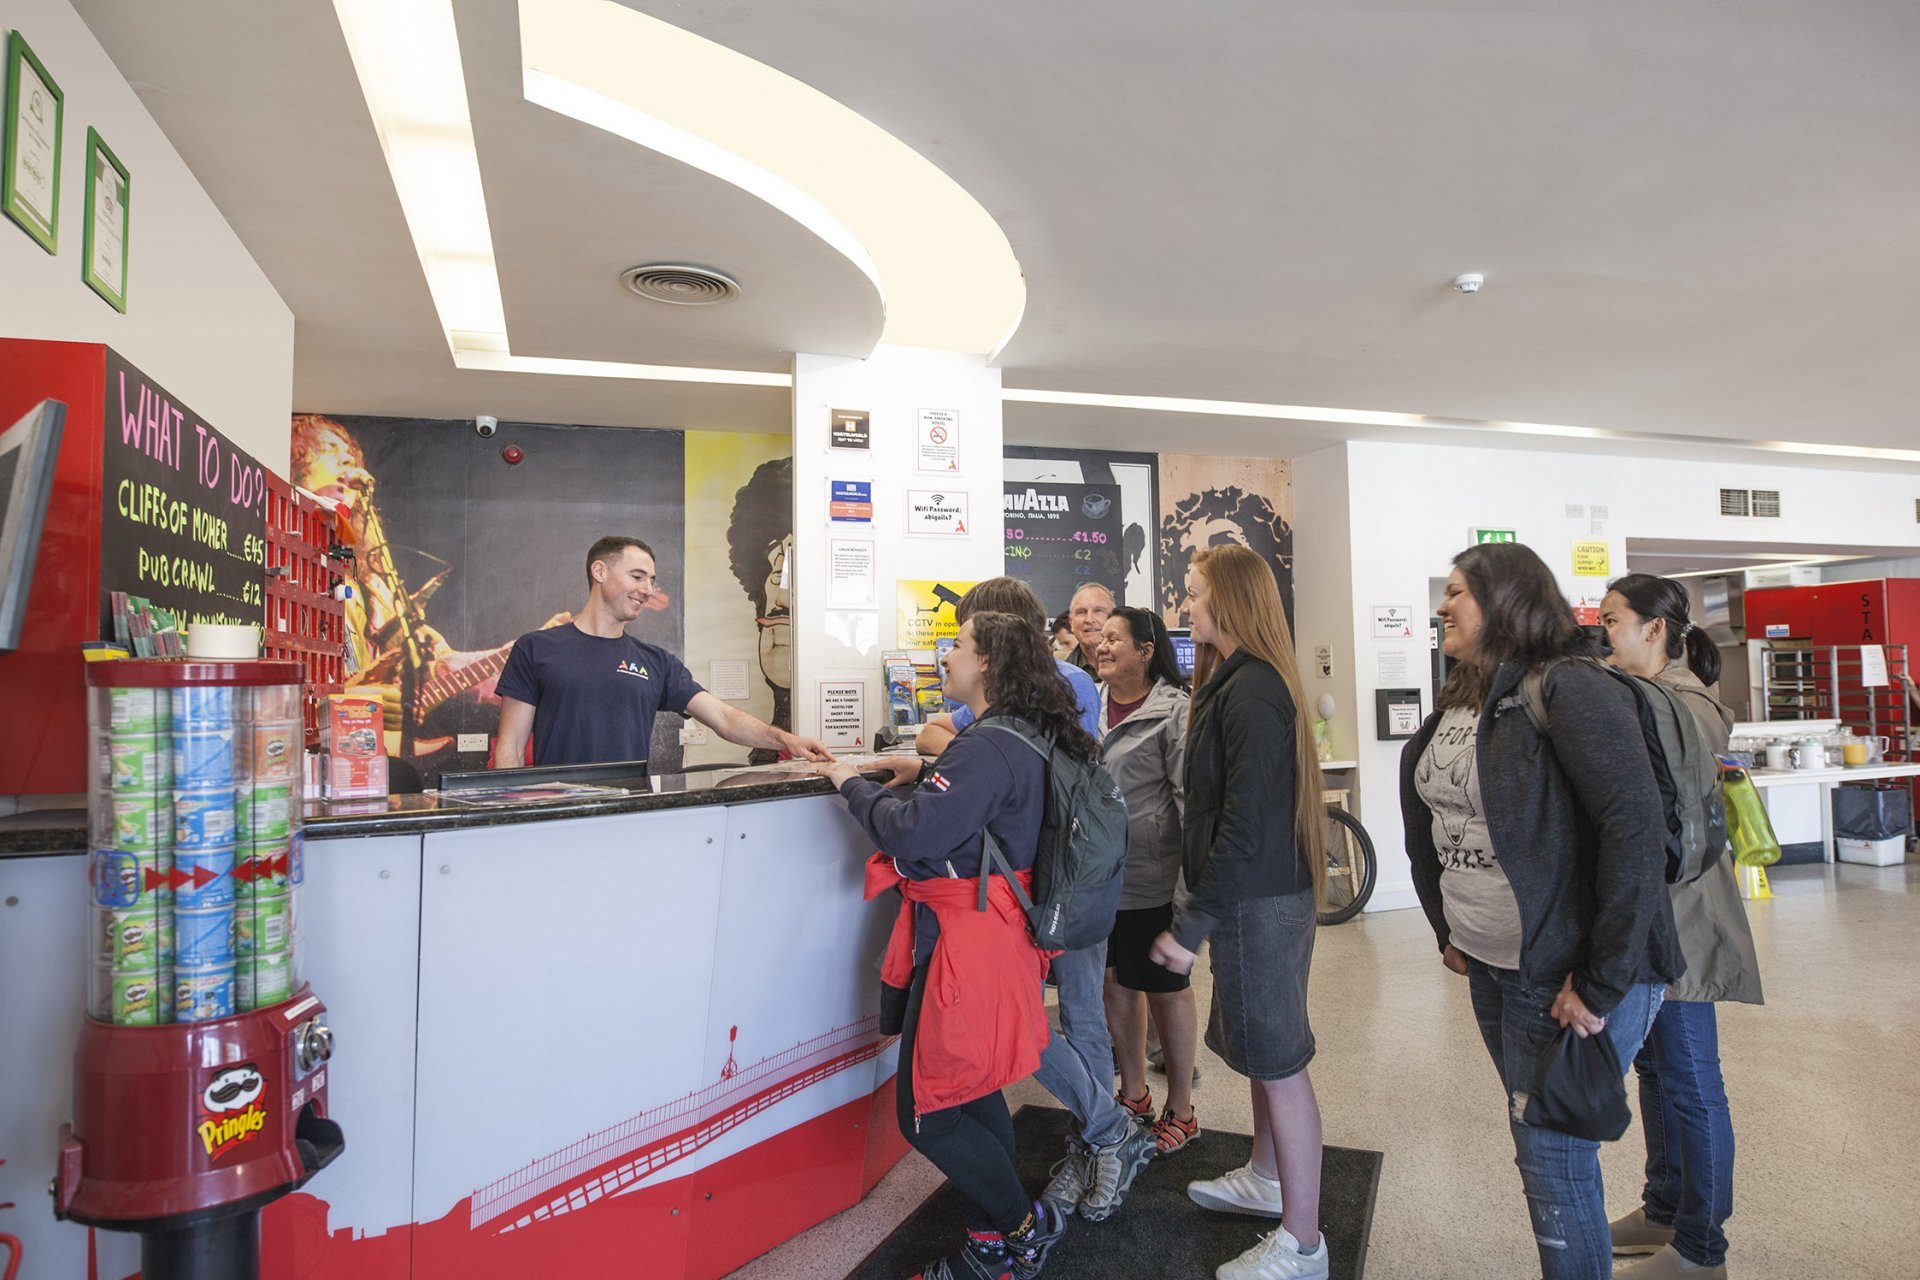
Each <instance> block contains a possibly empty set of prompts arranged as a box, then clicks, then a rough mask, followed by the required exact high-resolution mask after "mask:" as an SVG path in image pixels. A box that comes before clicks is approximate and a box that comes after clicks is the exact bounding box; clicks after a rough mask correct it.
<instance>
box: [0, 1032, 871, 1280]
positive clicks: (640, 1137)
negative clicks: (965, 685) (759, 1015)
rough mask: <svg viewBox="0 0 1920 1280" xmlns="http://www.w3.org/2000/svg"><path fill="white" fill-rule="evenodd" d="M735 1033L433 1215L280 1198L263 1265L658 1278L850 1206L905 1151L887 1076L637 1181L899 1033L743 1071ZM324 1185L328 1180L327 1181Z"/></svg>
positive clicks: (425, 1279)
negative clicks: (713, 1062) (348, 1221)
mask: <svg viewBox="0 0 1920 1280" xmlns="http://www.w3.org/2000/svg"><path fill="white" fill-rule="evenodd" d="M738 1033H739V1028H738V1027H734V1028H731V1029H730V1030H729V1034H728V1041H729V1044H728V1049H729V1053H728V1059H727V1063H726V1064H725V1066H724V1067H723V1068H722V1074H721V1078H720V1079H719V1080H717V1081H715V1082H714V1083H713V1084H710V1085H708V1086H706V1087H705V1088H703V1089H700V1090H697V1091H695V1092H693V1093H689V1094H687V1095H686V1096H684V1097H682V1098H679V1099H676V1100H675V1101H672V1102H668V1103H664V1104H662V1105H660V1106H657V1107H653V1108H650V1109H649V1110H646V1111H643V1112H640V1113H639V1114H637V1115H635V1116H633V1117H631V1118H629V1119H627V1120H624V1121H622V1122H620V1123H619V1124H616V1125H612V1126H609V1127H608V1128H605V1129H601V1130H597V1131H595V1132H592V1133H589V1134H587V1135H586V1136H585V1137H583V1138H581V1139H579V1140H578V1141H576V1142H573V1143H570V1144H568V1145H567V1146H564V1147H561V1148H560V1149H558V1150H556V1151H554V1152H552V1153H551V1154H549V1155H546V1156H543V1157H541V1158H540V1159H538V1160H534V1161H531V1162H529V1163H528V1164H526V1165H524V1166H522V1167H521V1168H519V1169H517V1170H515V1171H514V1172H512V1173H510V1174H508V1175H506V1176H505V1177H503V1178H499V1179H497V1180H495V1181H494V1182H491V1183H488V1184H487V1185H485V1186H483V1187H480V1188H479V1189H477V1190H476V1191H475V1192H474V1193H473V1194H472V1195H471V1196H468V1197H467V1198H465V1199H463V1200H461V1201H460V1202H459V1203H457V1204H455V1205H454V1206H453V1207H452V1208H451V1209H449V1210H448V1211H447V1213H446V1214H445V1215H443V1216H442V1217H440V1218H438V1219H435V1220H434V1221H431V1222H421V1223H414V1224H409V1225H403V1226H398V1227H394V1228H391V1229H389V1230H387V1231H386V1232H385V1233H383V1234H381V1235H377V1236H368V1235H358V1236H356V1234H355V1231H354V1229H353V1228H342V1229H340V1230H337V1231H330V1230H329V1228H328V1218H329V1209H328V1205H327V1203H326V1201H325V1200H323V1199H321V1198H319V1197H318V1196H316V1195H309V1194H307V1193H305V1192H296V1193H295V1194H293V1195H291V1196H288V1197H287V1198H286V1199H284V1200H281V1201H277V1202H276V1203H274V1204H272V1205H270V1206H269V1207H268V1208H267V1210H266V1212H265V1214H264V1215H263V1231H262V1249H261V1270H262V1274H264V1275H301V1276H316V1277H322V1278H324V1280H405V1278H407V1277H413V1278H414V1280H442V1278H444V1280H454V1278H455V1277H459V1278H461V1280H470V1278H472V1277H495V1276H497V1277H501V1280H506V1278H507V1277H514V1278H515V1280H519V1278H521V1277H525V1276H528V1275H580V1276H590V1275H602V1274H611V1273H612V1272H613V1271H620V1272H621V1273H622V1274H625V1273H626V1271H624V1270H623V1269H622V1265H625V1264H630V1262H631V1260H632V1259H634V1258H638V1257H646V1258H649V1259H652V1260H653V1262H654V1265H655V1271H654V1272H651V1273H650V1274H657V1275H660V1276H674V1275H684V1276H686V1277H688V1278H689V1280H712V1278H714V1277H718V1276H722V1275H725V1274H726V1273H727V1272H729V1271H731V1270H733V1269H735V1268H737V1267H739V1266H741V1265H742V1264H743V1263H745V1262H747V1261H749V1260H750V1259H752V1258H754V1257H757V1256H758V1255H760V1254H761V1253H764V1252H765V1251H766V1250H768V1249H770V1248H772V1247H773V1246H774V1245H776V1244H779V1243H780V1242H782V1241H784V1240H787V1239H789V1238H791V1237H792V1236H794V1235H797V1234H798V1233H799V1232H800V1231H802V1230H805V1229H806V1228H807V1227H809V1226H811V1225H813V1224H814V1223H816V1222H819V1221H821V1220H823V1219H825V1218H827V1217H829V1216H831V1215H832V1214H834V1213H836V1212H838V1211H840V1210H841V1209H844V1208H846V1207H848V1206H849V1205H850V1204H852V1203H853V1202H855V1201H856V1200H858V1199H859V1197H861V1196H864V1195H865V1194H866V1193H867V1192H868V1191H870V1190H872V1188H873V1186H874V1185H875V1184H876V1183H878V1182H879V1181H880V1179H881V1178H882V1177H884V1176H885V1174H886V1173H887V1171H888V1170H890V1169H891V1168H892V1167H893V1166H894V1165H895V1164H896V1163H898V1161H899V1159H900V1157H901V1156H902V1155H904V1154H905V1153H906V1150H907V1145H906V1140H905V1139H904V1138H903V1137H901V1135H900V1132H899V1127H898V1125H897V1124H896V1123H895V1121H894V1080H893V1078H892V1077H891V1076H889V1077H888V1079H887V1080H886V1081H885V1082H884V1083H882V1084H881V1085H880V1086H879V1087H878V1088H877V1089H876V1090H875V1091H874V1092H873V1093H872V1094H870V1095H869V1096H867V1097H862V1098H855V1099H854V1100H852V1101H851V1102H848V1103H845V1104H842V1105H841V1106H839V1107H836V1108H835V1109H833V1110H832V1111H829V1112H826V1113H825V1114H823V1115H819V1116H815V1117H813V1118H812V1119H810V1120H806V1121H804V1122H802V1123H800V1124H798V1125H795V1126H794V1127H792V1128H790V1129H787V1130H785V1131H784V1132H781V1133H778V1134H774V1135H772V1136H770V1137H768V1138H766V1139H763V1140H762V1141H760V1142H758V1143H756V1144H754V1145H753V1146H751V1147H749V1148H747V1149H746V1150H744V1151H741V1152H738V1153H736V1154H734V1155H731V1156H728V1157H726V1158H725V1159H723V1160H719V1161H716V1162H714V1163H713V1164H710V1165H708V1166H706V1167H705V1168H702V1169H697V1170H691V1171H689V1172H687V1173H686V1174H684V1175H682V1176H680V1177H674V1178H666V1179H663V1180H661V1181H658V1182H655V1183H650V1184H648V1185H645V1186H641V1185H639V1184H640V1183H641V1182H642V1181H644V1180H645V1179H647V1178H651V1177H655V1176H657V1175H659V1174H660V1173H661V1172H662V1171H663V1170H668V1169H669V1168H670V1167H671V1166H672V1165H674V1164H675V1163H678V1162H681V1161H684V1160H685V1159H687V1157H689V1156H691V1155H693V1154H694V1153H696V1152H698V1151H700V1150H702V1149H703V1148H705V1147H707V1146H708V1145H710V1144H711V1143H713V1142H714V1141H715V1140H717V1139H719V1138H721V1137H723V1136H725V1135H726V1134H727V1133H729V1132H731V1131H732V1130H734V1129H736V1128H738V1127H739V1126H740V1125H742V1124H744V1123H746V1122H747V1121H749V1120H751V1119H753V1118H754V1117H755V1116H757V1115H759V1114H761V1113H762V1112H765V1111H767V1110H768V1109H770V1108H772V1107H774V1106H777V1105H778V1104H779V1103H781V1102H783V1101H786V1100H787V1099H789V1098H792V1097H795V1096H797V1095H799V1094H801V1093H803V1092H804V1091H806V1090H807V1089H810V1088H812V1087H813V1086H815V1085H817V1084H820V1083H822V1082H823V1081H825V1080H828V1079H830V1078H832V1077H833V1076H835V1075H838V1074H839V1073H841V1072H843V1071H846V1070H848V1069H849V1068H852V1067H855V1066H858V1065H860V1064H861V1063H865V1062H871V1061H872V1060H874V1059H875V1058H877V1057H878V1056H879V1055H880V1053H881V1052H882V1051H883V1050H884V1049H885V1048H886V1046H887V1044H888V1043H890V1042H891V1041H892V1040H893V1039H894V1037H891V1036H887V1037H883V1036H881V1035H880V1032H879V1019H878V1018H866V1019H863V1020H861V1021H860V1022H856V1023H852V1024H850V1025H848V1026H844V1027H837V1028H835V1029H834V1030H832V1031H829V1032H827V1033H825V1034H824V1035H820V1036H816V1037H814V1038H813V1039H811V1040H805V1041H802V1042H801V1043H799V1044H796V1045H794V1046H793V1047H791V1048H789V1049H786V1050H783V1051H782V1052H780V1053H777V1054H773V1055H771V1056H769V1057H766V1058H763V1059H761V1060H760V1061H758V1062H755V1063H752V1064H749V1065H747V1066H744V1067H742V1066H738V1065H737V1064H736V1063H735V1061H734V1057H733V1053H732V1049H733V1047H734V1044H735V1043H736V1042H737V1037H738ZM342 1121H343V1123H345V1122H346V1118H345V1117H342ZM348 1141H349V1142H351V1141H352V1137H351V1131H349V1137H348ZM324 1186H325V1179H324V1178H322V1179H320V1180H319V1181H318V1182H317V1183H316V1188H317V1189H320V1190H322V1191H324ZM676 1259H679V1260H681V1264H682V1266H681V1268H676V1267H675V1265H674V1264H675V1260H676ZM620 1260H625V1264H622V1265H616V1264H617V1263H620ZM610 1268H611V1270H610ZM682 1268H683V1269H682ZM0 1280H4V1278H3V1277H0ZM89 1280H95V1278H94V1277H92V1276H90V1277H89ZM129 1280H133V1278H129Z"/></svg>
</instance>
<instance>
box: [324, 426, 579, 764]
mask: <svg viewBox="0 0 1920 1280" xmlns="http://www.w3.org/2000/svg"><path fill="white" fill-rule="evenodd" d="M293 481H294V483H295V484H297V485H299V486H301V487H302V488H304V489H307V490H308V491H309V492H312V493H314V494H317V495H318V496H320V497H322V498H327V499H331V500H333V501H336V502H339V503H341V504H342V505H343V506H345V508H346V509H347V512H348V516H349V519H350V521H351V523H352V527H353V532H354V547H353V551H354V561H353V564H352V565H351V566H350V568H349V571H348V582H349V584H350V585H351V586H352V588H353V598H352V599H351V600H349V601H348V602H347V606H346V623H347V642H348V648H349V651H350V660H349V663H348V666H349V668H350V669H351V670H352V674H351V675H349V676H348V677H347V687H348V688H349V689H350V690H352V691H354V692H356V693H360V694H363V695H366V696H369V697H378V698H379V699H380V701H381V705H382V707H383V709H384V711H385V720H386V730H387V734H386V737H387V741H386V748H387V754H388V755H389V756H393V757H396V758H398V759H402V760H406V761H409V762H410V763H412V764H413V765H414V766H415V767H416V768H417V769H419V770H420V771H422V773H426V772H429V771H437V770H438V769H440V768H442V767H447V766H449V765H451V764H452V755H453V751H454V748H455V745H456V740H457V736H458V734H459V733H460V732H461V730H462V729H463V728H481V727H484V728H486V729H488V730H491V728H492V726H493V724H494V722H495V721H496V720H497V719H498V716H499V710H498V708H499V698H498V696H497V695H496V694H495V692H494V684H495V682H496V681H497V680H498V679H499V676H500V671H501V668H502V667H504V666H505V665H506V661H507V654H508V653H509V652H511V650H512V649H513V639H512V637H508V638H506V640H505V642H504V643H502V644H501V645H499V646H498V647H495V648H489V649H479V650H462V649H455V648H453V647H452V646H451V645H449V644H448V643H447V641H446V638H445V637H444V636H442V635H441V633H440V632H439V631H438V630H437V629H435V628H434V626H433V625H432V623H430V622H429V621H428V618H427V605H428V603H429V602H430V601H431V600H432V599H433V596H434V594H435V593H436V592H437V591H438V590H439V589H440V587H441V585H442V584H443V583H444V582H445V581H446V579H447V576H448V574H449V573H450V572H451V566H448V565H446V564H445V563H444V562H439V561H437V560H436V558H435V557H432V556H430V555H428V554H427V553H425V552H418V551H415V552H413V553H412V554H413V556H414V557H415V558H417V559H419V560H420V561H422V562H423V563H426V564H428V565H430V566H433V572H432V573H431V574H430V576H428V577H427V578H426V579H425V580H424V581H422V582H420V583H419V584H418V585H417V586H415V587H413V588H412V589H409V588H408V585H407V583H406V582H405V581H404V580H403V579H402V577H401V574H400V570H399V567H398V565H397V563H396V560H397V558H398V556H399V555H400V554H401V553H402V552H403V551H406V550H407V549H406V548H400V547H396V546H394V545H393V544H392V543H391V542H389V541H388V539H387V533H386V527H385V525H384V524H383V522H382V521H381V519H380V509H379V506H378V504H377V503H376V502H375V500H374V489H375V480H374V476H373V474H372V473H371V472H370V471H369V470H368V469H367V465H366V458H365V455H364V453H363V452H362V450H361V448H360V446H359V444H358V443H357V442H356V441H355V440H354V438H353V436H352V433H351V432H350V431H349V430H348V429H347V428H346V427H345V426H343V425H342V424H340V423H338V422H336V421H334V420H333V419H331V418H327V417H324V416H321V415H319V414H297V415H295V416H294V419H293ZM571 618H572V615H571V614H567V613H561V614H556V615H554V616H553V617H552V618H550V619H548V620H547V622H546V623H545V624H544V625H545V626H549V627H550V626H556V625H558V624H560V623H563V622H567V621H569V620H571Z"/></svg>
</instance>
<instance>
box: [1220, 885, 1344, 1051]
mask: <svg viewBox="0 0 1920 1280" xmlns="http://www.w3.org/2000/svg"><path fill="white" fill-rule="evenodd" d="M1318 927H1319V920H1318V917H1317V915H1316V913H1315V911H1314V904H1313V891H1312V890H1311V889H1303V890H1301V891H1300V892H1299V893H1290V894H1285V895H1282V896H1280V897H1277V898H1251V899H1248V900H1247V901H1245V902H1240V903H1236V904H1235V905H1234V906H1232V907H1229V908H1228V909H1227V912H1226V914H1225V915H1223V916H1222V917H1221V918H1220V922H1219V924H1217V925H1216V926H1214V930H1213V933H1212V934H1211V935H1210V936H1209V937H1208V940H1207V946H1208V950H1209V952H1210V953H1211V955H1212V958H1213V1010H1212V1012H1211V1014H1210V1015H1209V1016H1208V1018H1207V1048H1209V1049H1211V1050H1213V1051H1214V1052H1215V1053H1217V1054H1219V1055H1220V1057H1221V1059H1222V1060H1223V1061H1225V1062H1226V1064H1227V1065H1228V1066H1229V1067H1231V1068H1233V1069H1234V1070H1235V1071H1237V1072H1239V1073H1240V1074H1241V1075H1243V1076H1246V1077H1247V1078H1248V1079H1250V1080H1284V1079H1286V1078H1287V1077H1288V1076H1291V1075H1298V1074H1299V1073H1300V1072H1301V1071H1304V1070H1306V1066H1307V1064H1308V1063H1309V1062H1311V1061H1313V1028H1312V1027H1311V1026H1309V1025H1308V1023H1307V971H1308V970H1309V969H1311V968H1312V967H1313V935H1314V931H1315V930H1316V929H1317V928H1318Z"/></svg>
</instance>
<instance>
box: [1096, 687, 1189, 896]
mask: <svg viewBox="0 0 1920 1280" xmlns="http://www.w3.org/2000/svg"><path fill="white" fill-rule="evenodd" d="M1109 701H1110V698H1109V695H1108V692H1107V686H1105V685H1101V686H1100V723H1101V724H1102V725H1105V724H1106V723H1107V706H1108V703H1109ZM1188 705H1189V703H1188V698H1187V691H1186V690H1185V689H1181V688H1178V687H1177V686H1174V685H1171V684H1168V683H1167V682H1166V681H1164V680H1161V681H1158V682H1156V683H1155V684H1154V686H1153V688H1152V689H1151V690H1149V691H1148V692H1147V700H1146V701H1145V702H1143V703H1141V704H1140V709H1139V710H1137V711H1135V712H1134V713H1133V714H1132V715H1130V716H1128V717H1127V718H1126V719H1125V720H1122V721H1121V722H1120V723H1119V724H1117V725H1115V726H1114V727H1113V728H1111V729H1108V730H1107V731H1106V733H1105V735H1104V736H1103V737H1102V739H1101V742H1100V747H1101V751H1102V752H1103V753H1104V755H1105V758H1106V765H1107V772H1108V773H1110V774H1112V775H1113V780H1114V782H1115V783H1117V784H1119V787H1120V794H1121V795H1123V796H1125V797H1126V799H1127V870H1126V877H1125V879H1124V880H1123V881H1122V882H1121V889H1120V909H1121V910H1122V911H1138V910H1140V909H1141V908H1142V907H1160V906H1165V905H1166V904H1167V903H1169V902H1172V901H1173V888H1174V884H1175V883H1176V882H1177V881H1178V880H1179V879H1180V856H1181V854H1180V820H1181V817H1182V816H1183V814H1184V813H1185V812H1186V796H1185V794H1184V793H1183V792H1182V790H1181V785H1180V780H1181V779H1182V778H1183V777H1184V776H1185V772H1186V760H1187V707H1188Z"/></svg>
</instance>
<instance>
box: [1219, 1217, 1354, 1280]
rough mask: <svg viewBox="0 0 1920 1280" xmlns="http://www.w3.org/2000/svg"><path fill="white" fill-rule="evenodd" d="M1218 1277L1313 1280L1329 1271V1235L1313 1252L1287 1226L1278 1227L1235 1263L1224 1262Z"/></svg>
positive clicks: (1226, 1279) (1322, 1237) (1225, 1279)
mask: <svg viewBox="0 0 1920 1280" xmlns="http://www.w3.org/2000/svg"><path fill="white" fill-rule="evenodd" d="M1213 1274H1214V1275H1215V1277H1217V1280H1311V1278H1312V1277H1315V1276H1325V1275H1326V1274H1327V1236H1326V1233H1325V1232H1324V1231H1323V1232H1321V1233H1320V1243H1319V1244H1317V1245H1315V1246H1314V1249H1313V1252H1312V1253H1306V1252H1303V1251H1302V1250H1301V1248H1300V1242H1299V1241H1298V1240H1295V1239H1294V1238H1293V1236H1292V1235H1291V1234H1289V1233H1288V1231H1287V1229H1286V1228H1285V1227H1275V1228H1274V1229H1273V1230H1272V1232H1271V1233H1269V1234H1267V1235H1264V1236H1261V1237H1260V1243H1258V1244H1256V1245H1254V1246H1253V1248H1251V1249H1249V1250H1247V1251H1246V1252H1245V1253H1243V1254H1241V1255H1240V1256H1239V1257H1237V1258H1235V1259H1234V1260H1233V1261H1232V1262H1227V1263H1223V1264H1221V1266H1220V1268H1219V1269H1218V1270H1216V1271H1215V1272H1214V1273H1213Z"/></svg>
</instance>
